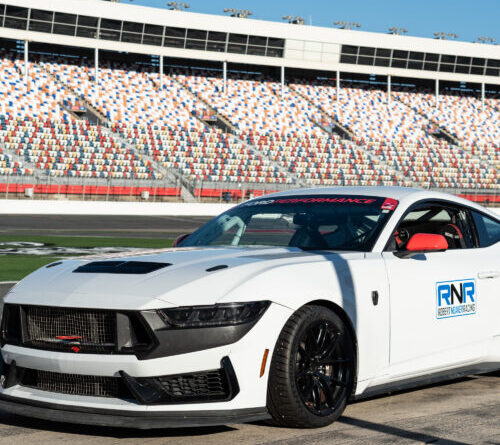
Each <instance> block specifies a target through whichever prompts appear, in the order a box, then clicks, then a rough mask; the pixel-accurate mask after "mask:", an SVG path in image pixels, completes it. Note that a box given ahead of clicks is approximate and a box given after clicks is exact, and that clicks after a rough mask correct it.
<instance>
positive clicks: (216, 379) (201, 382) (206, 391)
mask: <svg viewBox="0 0 500 445" xmlns="http://www.w3.org/2000/svg"><path fill="white" fill-rule="evenodd" d="M156 380H157V381H158V383H159V384H160V385H161V387H162V389H163V390H164V391H165V393H166V394H167V395H168V397H169V398H171V399H172V400H173V401H175V400H189V399H196V400H197V401H200V400H223V399H226V398H227V397H228V395H229V384H228V379H227V376H226V373H225V372H224V370H222V369H217V370H213V371H204V372H197V373H192V374H180V375H174V376H164V377H157V378H156Z"/></svg>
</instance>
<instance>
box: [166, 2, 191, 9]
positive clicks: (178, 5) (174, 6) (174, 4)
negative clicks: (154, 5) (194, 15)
mask: <svg viewBox="0 0 500 445" xmlns="http://www.w3.org/2000/svg"><path fill="white" fill-rule="evenodd" d="M167 6H168V9H170V10H171V11H183V10H184V9H188V8H189V5H188V4H187V3H184V2H182V3H179V2H168V3H167Z"/></svg>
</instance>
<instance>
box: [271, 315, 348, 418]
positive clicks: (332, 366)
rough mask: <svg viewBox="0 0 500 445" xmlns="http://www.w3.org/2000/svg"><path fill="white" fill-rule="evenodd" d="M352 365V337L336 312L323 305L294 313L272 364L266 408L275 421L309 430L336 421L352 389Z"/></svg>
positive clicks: (280, 339) (281, 338) (286, 326)
mask: <svg viewBox="0 0 500 445" xmlns="http://www.w3.org/2000/svg"><path fill="white" fill-rule="evenodd" d="M354 361H355V353H354V344H353V340H352V336H351V333H350V331H349V329H347V327H346V326H345V324H344V322H343V321H342V319H341V318H340V317H338V316H337V315H336V314H335V313H334V312H332V311H330V310H329V309H327V308H325V307H322V306H304V307H302V308H301V309H299V310H298V311H297V312H295V313H294V314H293V315H292V317H290V319H289V320H288V321H287V323H286V324H285V327H284V328H283V330H282V332H281V334H280V337H279V339H278V342H277V345H276V348H275V351H274V354H273V359H272V362H271V369H270V375H269V389H268V409H269V412H270V414H271V415H272V417H273V419H274V422H275V423H278V424H280V425H283V426H289V427H304V428H312V427H321V426H325V425H328V424H330V423H332V422H333V421H335V420H336V419H337V418H338V417H339V416H340V415H341V414H342V412H343V411H344V408H345V406H346V404H347V401H348V400H349V397H350V396H351V393H352V390H353V385H354V372H355V367H354V365H355V363H354Z"/></svg>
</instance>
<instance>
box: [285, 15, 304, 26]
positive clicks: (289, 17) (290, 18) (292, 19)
mask: <svg viewBox="0 0 500 445" xmlns="http://www.w3.org/2000/svg"><path fill="white" fill-rule="evenodd" d="M282 19H283V20H285V21H287V22H288V23H290V24H293V25H305V23H306V21H305V20H304V19H303V18H302V17H293V16H292V15H284V16H283V17H282Z"/></svg>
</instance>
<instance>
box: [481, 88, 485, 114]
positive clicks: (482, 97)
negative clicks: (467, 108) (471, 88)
mask: <svg viewBox="0 0 500 445" xmlns="http://www.w3.org/2000/svg"><path fill="white" fill-rule="evenodd" d="M484 95H485V84H484V82H483V83H482V84H481V111H484Z"/></svg>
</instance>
